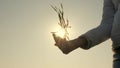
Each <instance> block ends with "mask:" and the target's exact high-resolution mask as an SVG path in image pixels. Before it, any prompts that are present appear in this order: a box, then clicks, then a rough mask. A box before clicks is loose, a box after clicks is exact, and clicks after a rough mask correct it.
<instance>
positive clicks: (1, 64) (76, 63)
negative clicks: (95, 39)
mask: <svg viewBox="0 0 120 68" xmlns="http://www.w3.org/2000/svg"><path fill="white" fill-rule="evenodd" d="M59 3H63V6H64V12H65V17H66V18H68V19H69V21H70V25H71V26H72V28H71V29H69V32H70V39H74V38H77V37H78V36H80V35H81V34H83V33H85V32H87V31H88V30H90V29H92V28H95V27H97V26H98V25H99V24H100V22H101V19H102V8H103V0H0V68H112V60H113V58H112V55H113V53H112V50H111V44H112V43H111V40H108V41H106V42H104V43H101V44H99V45H98V46H96V47H93V48H92V49H90V50H88V51H85V50H82V49H80V48H79V49H77V50H75V51H73V52H71V53H70V54H68V55H64V54H62V52H61V51H60V50H59V49H58V48H57V47H55V46H54V43H55V42H54V40H53V38H52V35H51V32H53V31H56V30H58V27H59V26H58V24H57V23H58V21H59V20H58V17H57V14H56V12H55V11H54V10H53V9H52V8H51V7H50V4H52V5H55V6H59Z"/></svg>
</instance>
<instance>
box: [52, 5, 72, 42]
mask: <svg viewBox="0 0 120 68" xmlns="http://www.w3.org/2000/svg"><path fill="white" fill-rule="evenodd" d="M51 7H52V8H53V9H54V10H55V12H57V14H58V17H59V23H58V24H59V25H60V26H61V29H63V30H64V32H65V35H64V38H65V39H67V40H69V32H68V28H71V26H69V20H68V19H65V18H64V11H63V5H62V4H60V8H58V7H56V6H53V5H51Z"/></svg>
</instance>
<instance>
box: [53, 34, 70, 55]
mask: <svg viewBox="0 0 120 68" xmlns="http://www.w3.org/2000/svg"><path fill="white" fill-rule="evenodd" d="M52 35H53V38H54V40H55V42H56V43H55V46H57V47H58V48H59V49H60V50H61V51H62V52H63V53H64V54H68V53H69V52H70V51H71V50H70V47H69V43H68V41H67V40H66V39H65V38H61V37H59V36H56V34H55V33H52Z"/></svg>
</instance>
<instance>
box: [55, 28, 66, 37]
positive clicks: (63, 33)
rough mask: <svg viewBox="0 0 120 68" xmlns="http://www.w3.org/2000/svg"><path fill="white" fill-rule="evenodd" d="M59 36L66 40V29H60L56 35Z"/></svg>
mask: <svg viewBox="0 0 120 68" xmlns="http://www.w3.org/2000/svg"><path fill="white" fill-rule="evenodd" d="M55 34H56V35H57V36H59V37H61V38H65V31H64V29H60V30H59V31H57V32H56V33H55Z"/></svg>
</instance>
